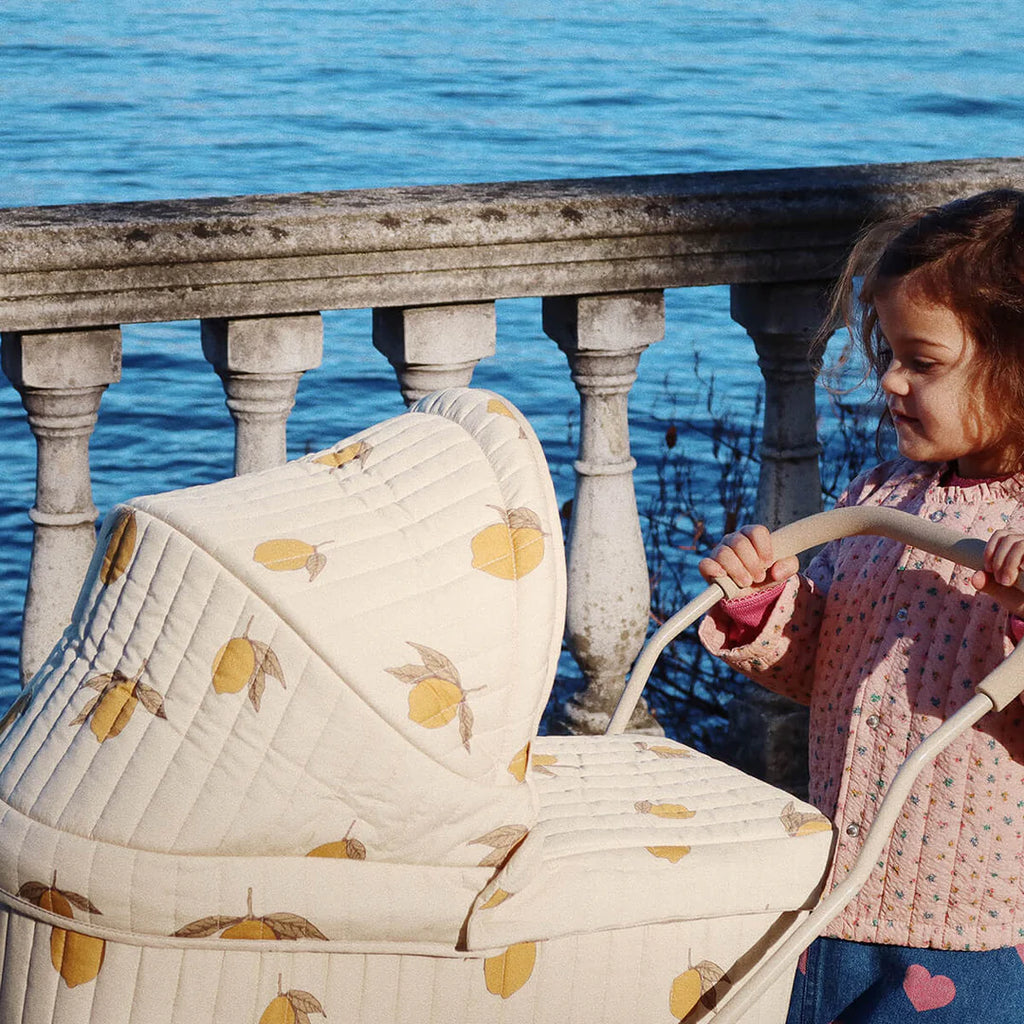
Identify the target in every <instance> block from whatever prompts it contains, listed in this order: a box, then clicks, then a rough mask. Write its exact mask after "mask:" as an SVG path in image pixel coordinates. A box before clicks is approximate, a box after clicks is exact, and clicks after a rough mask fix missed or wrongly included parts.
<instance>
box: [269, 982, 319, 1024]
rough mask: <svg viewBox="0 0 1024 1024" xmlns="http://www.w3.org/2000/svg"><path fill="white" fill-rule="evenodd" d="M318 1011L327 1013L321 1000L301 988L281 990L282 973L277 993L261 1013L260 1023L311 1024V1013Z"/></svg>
mask: <svg viewBox="0 0 1024 1024" xmlns="http://www.w3.org/2000/svg"><path fill="white" fill-rule="evenodd" d="M311 1013H318V1014H320V1015H321V1016H322V1017H326V1016H327V1015H326V1014H325V1013H324V1008H323V1007H322V1006H321V1005H320V1000H319V999H317V998H316V996H314V995H312V994H311V993H309V992H305V991H303V990H302V989H300V988H292V989H289V990H288V991H287V992H283V991H282V990H281V975H280V974H279V975H278V976H277V995H276V996H274V998H273V999H272V1000H271V1001H270V1003H269V1004H268V1006H267V1008H266V1009H265V1010H264V1011H263V1013H262V1014H260V1024H309V1015H310V1014H311Z"/></svg>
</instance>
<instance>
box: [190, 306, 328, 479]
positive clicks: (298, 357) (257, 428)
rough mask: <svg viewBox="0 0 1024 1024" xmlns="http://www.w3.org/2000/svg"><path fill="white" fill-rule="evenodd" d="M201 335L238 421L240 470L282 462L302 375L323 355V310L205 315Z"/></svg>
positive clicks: (237, 469) (237, 470)
mask: <svg viewBox="0 0 1024 1024" xmlns="http://www.w3.org/2000/svg"><path fill="white" fill-rule="evenodd" d="M201 335H202V343H203V355H204V356H206V358H207V360H208V361H209V362H210V363H211V364H212V365H213V367H214V369H215V370H216V371H217V373H218V374H219V375H220V379H221V381H222V383H223V384H224V393H225V395H226V404H227V407H228V409H229V410H230V412H231V417H232V419H234V421H235V475H236V476H240V475H241V474H242V473H256V472H259V471H260V470H262V469H269V468H271V467H272V466H280V465H283V464H284V462H285V460H286V458H287V448H288V443H287V424H288V415H289V413H290V412H291V411H292V407H293V406H294V404H295V392H296V389H297V388H298V386H299V380H300V378H301V377H302V375H303V373H305V372H306V370H312V369H313V368H314V367H316V366H319V365H320V361H321V359H322V358H323V345H324V329H323V321H322V319H321V317H320V314H319V313H300V314H296V315H294V316H261V317H228V318H217V319H209V320H203V322H202V327H201Z"/></svg>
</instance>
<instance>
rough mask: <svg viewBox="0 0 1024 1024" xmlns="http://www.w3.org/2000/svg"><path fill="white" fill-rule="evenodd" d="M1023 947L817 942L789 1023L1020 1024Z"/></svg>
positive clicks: (799, 978) (800, 976)
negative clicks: (955, 947)
mask: <svg viewBox="0 0 1024 1024" xmlns="http://www.w3.org/2000/svg"><path fill="white" fill-rule="evenodd" d="M1022 1021H1024V945H1021V946H1020V947H1015V946H1007V947H1005V948H1003V949H991V950H985V951H982V952H964V951H962V950H940V949H912V948H910V947H907V946H883V945H877V944H875V943H870V942H847V941H844V940H843V939H829V938H821V939H817V940H816V941H815V942H814V943H813V944H812V945H811V947H810V948H809V949H808V950H807V954H806V958H805V957H801V959H800V967H799V968H798V970H797V973H796V979H795V981H794V983H793V997H792V1000H791V1001H790V1004H789V1017H788V1018H787V1020H786V1024H910V1022H913V1024H974V1022H978V1024H1021V1022H1022Z"/></svg>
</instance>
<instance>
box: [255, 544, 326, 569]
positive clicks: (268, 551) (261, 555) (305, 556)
mask: <svg viewBox="0 0 1024 1024" xmlns="http://www.w3.org/2000/svg"><path fill="white" fill-rule="evenodd" d="M315 553H316V548H314V547H313V545H312V544H307V543H306V542H305V541H304V540H289V539H283V540H265V541H264V542H263V543H262V544H257V545H256V548H255V550H254V551H253V553H252V557H253V561H255V562H259V563H260V565H262V566H265V567H266V568H268V569H272V570H273V571H274V572H290V571H291V570H292V569H303V568H305V566H306V563H307V562H308V561H309V559H310V556H311V555H314V554H315Z"/></svg>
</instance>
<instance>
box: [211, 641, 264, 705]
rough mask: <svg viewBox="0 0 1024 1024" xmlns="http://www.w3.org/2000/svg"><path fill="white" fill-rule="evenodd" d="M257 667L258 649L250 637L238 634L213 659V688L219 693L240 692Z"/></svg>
mask: <svg viewBox="0 0 1024 1024" xmlns="http://www.w3.org/2000/svg"><path fill="white" fill-rule="evenodd" d="M255 669H256V651H255V649H254V648H253V646H252V643H251V642H250V640H249V638H248V637H244V636H236V637H233V638H232V639H230V640H229V641H228V642H227V643H226V644H224V645H223V646H222V647H221V649H220V650H219V651H218V652H217V654H216V657H214V659H213V688H214V689H215V690H216V691H217V693H238V691H239V690H241V689H242V687H244V686H246V685H247V684H248V682H249V680H250V679H252V674H253V672H254V671H255Z"/></svg>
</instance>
